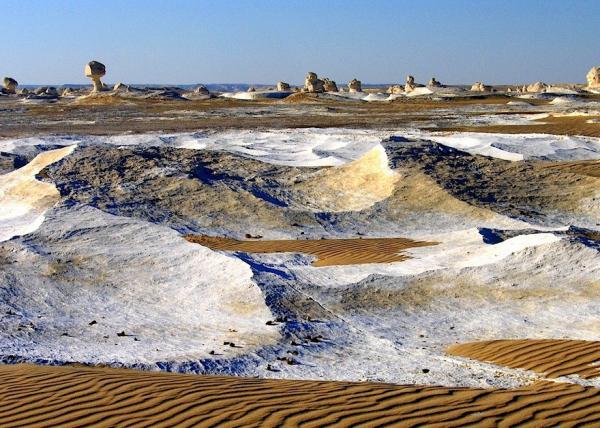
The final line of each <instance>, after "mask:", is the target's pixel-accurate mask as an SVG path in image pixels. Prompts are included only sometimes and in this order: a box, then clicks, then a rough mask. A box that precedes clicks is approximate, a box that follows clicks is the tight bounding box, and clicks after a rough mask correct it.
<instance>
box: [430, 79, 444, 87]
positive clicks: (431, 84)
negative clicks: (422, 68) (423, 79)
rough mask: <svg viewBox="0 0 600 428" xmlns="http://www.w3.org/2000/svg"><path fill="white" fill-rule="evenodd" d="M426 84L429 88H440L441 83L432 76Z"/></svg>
mask: <svg viewBox="0 0 600 428" xmlns="http://www.w3.org/2000/svg"><path fill="white" fill-rule="evenodd" d="M427 86H428V87H430V88H441V87H442V86H443V85H442V84H441V83H440V82H438V81H437V80H436V79H435V77H432V78H431V80H430V81H429V82H428V83H427Z"/></svg>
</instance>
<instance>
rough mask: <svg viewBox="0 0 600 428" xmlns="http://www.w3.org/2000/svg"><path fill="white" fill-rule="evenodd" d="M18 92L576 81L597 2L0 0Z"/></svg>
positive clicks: (597, 60)
mask: <svg viewBox="0 0 600 428" xmlns="http://www.w3.org/2000/svg"><path fill="white" fill-rule="evenodd" d="M0 9H1V10H2V18H1V19H2V21H1V22H0V39H1V40H3V41H4V47H3V49H2V53H1V56H0V58H1V59H0V76H3V75H7V76H12V77H14V78H16V79H17V80H18V81H19V82H20V83H23V84H32V83H49V84H61V83H67V82H68V83H88V82H89V81H88V80H87V79H86V78H85V77H84V76H83V67H84V65H85V63H86V62H87V61H89V60H92V59H96V60H99V61H101V62H103V63H104V64H106V66H107V70H108V73H107V76H106V81H107V82H117V81H122V82H130V83H131V82H134V83H214V82H248V83H272V82H276V81H278V80H284V81H288V82H291V83H299V82H301V81H302V80H303V78H304V75H305V74H306V72H307V71H315V72H317V73H318V74H319V75H322V76H324V77H331V78H333V79H334V80H336V81H338V83H340V82H346V81H348V80H350V79H351V78H353V77H357V78H358V79H360V80H362V81H363V82H378V83H384V82H401V81H403V80H404V77H405V76H406V74H409V73H410V74H413V75H415V77H416V78H417V81H420V82H425V81H427V80H428V79H429V78H430V77H432V76H435V77H437V79H438V80H440V81H441V82H443V83H472V82H474V81H476V80H482V81H484V82H486V83H495V84H499V83H517V82H532V81H535V80H544V81H547V82H564V81H576V82H577V81H578V82H583V81H585V74H586V72H587V71H588V70H589V68H590V67H591V66H593V65H600V36H599V34H600V33H598V31H599V29H600V0H569V1H566V0H472V1H464V0H452V1H450V0H446V1H442V0H439V1H433V0H428V1H427V0H426V1H422V0H411V1H401V0H396V1H388V0H364V1H358V0H343V1H342V0H339V1H338V0H321V1H312V0H302V1H296V0H293V1H285V0H277V1H276V0H252V1H251V0H235V1H234V0H212V1H210V0H196V1H192V0H163V1H159V0H93V1H92V0H71V1H67V0H52V1H49V0H0Z"/></svg>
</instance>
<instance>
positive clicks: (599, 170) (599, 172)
mask: <svg viewBox="0 0 600 428" xmlns="http://www.w3.org/2000/svg"><path fill="white" fill-rule="evenodd" d="M546 168H547V169H554V170H559V171H564V172H570V173H572V174H579V175H587V176H588V177H597V178H600V161H597V160H592V161H579V162H560V163H557V164H552V165H549V166H547V167H546Z"/></svg>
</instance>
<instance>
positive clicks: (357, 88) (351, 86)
mask: <svg viewBox="0 0 600 428" xmlns="http://www.w3.org/2000/svg"><path fill="white" fill-rule="evenodd" d="M348 92H362V83H361V81H360V80H357V79H352V80H351V81H349V82H348Z"/></svg>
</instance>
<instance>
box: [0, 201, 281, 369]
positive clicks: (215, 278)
mask: <svg viewBox="0 0 600 428" xmlns="http://www.w3.org/2000/svg"><path fill="white" fill-rule="evenodd" d="M0 254H1V256H0V260H2V263H3V266H2V269H1V270H0V284H2V285H1V286H0V297H1V299H0V302H1V303H0V307H1V312H2V314H9V315H8V316H7V315H3V317H2V318H1V319H0V325H1V328H0V348H1V349H2V351H1V353H2V354H3V356H4V357H6V356H8V355H15V356H18V357H24V358H27V359H45V360H58V361H77V362H84V363H113V364H119V363H123V364H128V365H131V364H137V363H149V364H152V363H154V362H157V361H187V360H196V361H198V360H201V359H203V358H207V357H209V356H210V352H211V351H214V353H216V354H217V355H221V356H222V357H223V358H225V359H227V358H231V357H233V356H236V355H240V354H248V353H251V352H252V351H254V350H256V349H258V348H260V347H262V346H265V345H268V344H271V343H274V342H275V341H277V339H278V337H279V333H278V330H277V328H276V327H272V326H268V325H266V322H267V321H268V320H270V319H271V318H272V315H271V312H270V311H269V309H268V308H267V306H266V305H265V302H264V298H263V295H262V293H261V290H260V289H259V288H258V287H257V285H256V284H255V283H254V282H253V280H252V271H251V270H250V267H249V266H248V265H247V264H246V263H244V262H242V261H241V260H239V259H236V258H233V257H229V256H225V255H222V254H218V253H215V252H213V251H211V250H209V249H207V248H204V247H201V246H199V245H194V244H190V243H188V242H187V241H185V240H183V239H181V238H180V236H179V235H178V234H177V233H176V232H175V231H173V230H170V229H168V228H164V227H161V226H156V225H152V224H151V223H146V222H142V221H138V220H133V219H127V218H123V217H115V216H112V215H110V214H106V213H103V212H102V211H99V210H97V209H94V208H90V207H81V206H80V207H73V206H70V207H68V206H62V207H60V208H55V209H53V210H52V211H51V212H49V213H48V217H47V220H46V222H45V223H44V225H43V227H42V228H41V229H40V230H38V231H37V232H36V233H34V234H31V235H28V236H27V237H26V238H21V239H15V240H13V241H10V242H7V243H4V244H3V245H2V246H0ZM224 342H233V343H234V344H235V347H232V346H229V345H227V344H224Z"/></svg>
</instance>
